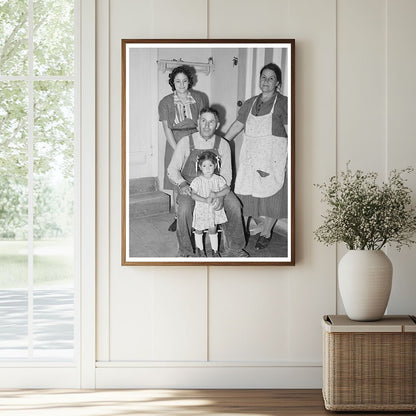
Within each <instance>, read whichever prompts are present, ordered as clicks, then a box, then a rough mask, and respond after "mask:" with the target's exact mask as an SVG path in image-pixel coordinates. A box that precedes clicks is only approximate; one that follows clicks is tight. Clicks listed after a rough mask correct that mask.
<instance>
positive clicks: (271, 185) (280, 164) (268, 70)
mask: <svg viewBox="0 0 416 416" xmlns="http://www.w3.org/2000/svg"><path fill="white" fill-rule="evenodd" d="M281 84H282V72H281V70H280V68H279V67H278V66H277V65H276V64H274V63H269V64H267V65H265V66H264V67H263V68H262V69H261V71H260V80H259V86H260V90H261V94H260V95H258V96H255V97H252V98H250V99H248V100H247V101H245V102H244V104H243V105H242V107H241V108H240V110H239V112H238V115H237V119H236V120H235V121H234V123H233V124H232V125H231V126H230V128H229V129H228V131H227V133H226V134H225V136H224V137H225V138H226V139H227V140H232V139H234V137H235V136H237V134H238V133H240V132H241V131H242V130H243V129H244V136H243V142H242V146H241V150H240V158H239V165H238V168H237V177H236V181H235V189H234V192H235V193H236V194H237V196H238V197H239V198H240V200H241V202H242V204H243V215H244V217H245V218H246V220H247V222H248V220H249V219H250V218H259V217H263V226H262V230H261V231H260V235H259V237H258V239H257V242H256V244H255V248H256V249H257V250H260V249H263V248H265V247H267V246H268V245H269V243H270V240H271V238H272V231H273V227H274V225H275V224H276V221H277V220H278V219H279V218H284V217H287V179H286V164H287V123H288V115H287V104H288V100H287V97H286V96H284V95H282V94H281V93H280V91H279V90H280V87H281Z"/></svg>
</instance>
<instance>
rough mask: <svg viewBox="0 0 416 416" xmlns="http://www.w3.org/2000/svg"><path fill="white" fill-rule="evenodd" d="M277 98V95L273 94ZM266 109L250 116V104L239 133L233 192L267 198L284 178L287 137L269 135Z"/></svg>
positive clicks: (274, 191)
mask: <svg viewBox="0 0 416 416" xmlns="http://www.w3.org/2000/svg"><path fill="white" fill-rule="evenodd" d="M276 98H277V97H276ZM276 98H275V99H274V103H273V107H272V109H271V111H270V113H268V114H265V115H263V116H254V115H253V114H252V113H251V112H252V109H253V105H254V102H255V101H256V100H254V102H253V105H252V106H251V108H250V112H249V115H248V117H247V121H246V126H245V129H244V134H243V144H242V146H241V151H240V159H239V160H240V164H239V167H238V172H237V177H236V181H235V193H237V194H240V195H251V196H253V197H255V198H267V197H269V196H272V195H274V194H276V193H277V192H278V191H279V190H280V189H281V188H282V186H283V183H284V180H285V170H286V160H287V138H286V137H278V136H273V134H272V116H273V111H274V107H275V105H276Z"/></svg>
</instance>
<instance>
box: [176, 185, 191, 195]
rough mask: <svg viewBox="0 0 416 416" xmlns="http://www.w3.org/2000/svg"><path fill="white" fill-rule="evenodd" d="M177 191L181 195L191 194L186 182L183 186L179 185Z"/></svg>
mask: <svg viewBox="0 0 416 416" xmlns="http://www.w3.org/2000/svg"><path fill="white" fill-rule="evenodd" d="M179 193H180V194H181V195H188V196H191V194H192V191H191V187H190V186H189V185H188V184H186V185H184V186H181V187H180V188H179Z"/></svg>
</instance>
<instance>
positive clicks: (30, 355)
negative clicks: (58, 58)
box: [27, 0, 34, 359]
mask: <svg viewBox="0 0 416 416" xmlns="http://www.w3.org/2000/svg"><path fill="white" fill-rule="evenodd" d="M28 7H29V10H28V71H29V73H28V76H29V77H28V101H29V108H28V140H27V152H28V259H27V261H28V294H27V298H28V358H29V359H31V358H33V306H34V304H33V303H34V302H33V257H34V254H33V253H34V244H33V205H34V202H33V140H34V114H33V104H34V85H33V84H34V82H33V80H34V76H33V0H29V3H28Z"/></svg>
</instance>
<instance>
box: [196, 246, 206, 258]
mask: <svg viewBox="0 0 416 416" xmlns="http://www.w3.org/2000/svg"><path fill="white" fill-rule="evenodd" d="M195 255H196V257H206V254H205V253H204V250H201V249H200V248H198V247H197V248H196V250H195Z"/></svg>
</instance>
